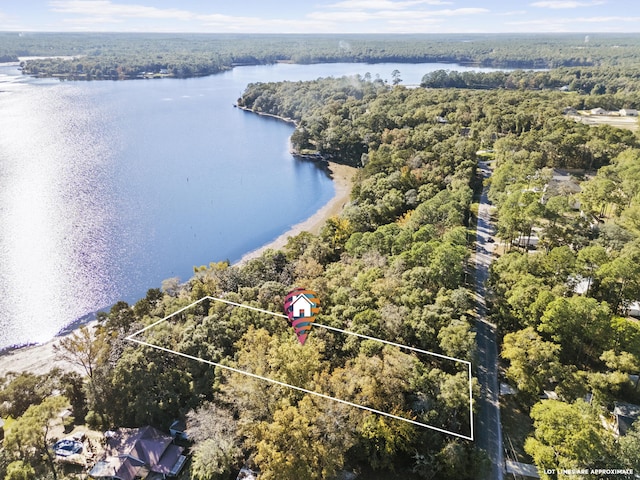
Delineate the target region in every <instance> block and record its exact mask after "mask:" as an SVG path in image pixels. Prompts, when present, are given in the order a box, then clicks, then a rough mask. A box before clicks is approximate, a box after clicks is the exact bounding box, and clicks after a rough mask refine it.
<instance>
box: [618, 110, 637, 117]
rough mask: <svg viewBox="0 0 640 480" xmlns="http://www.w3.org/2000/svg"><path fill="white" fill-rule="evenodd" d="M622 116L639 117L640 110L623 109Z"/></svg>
mask: <svg viewBox="0 0 640 480" xmlns="http://www.w3.org/2000/svg"><path fill="white" fill-rule="evenodd" d="M620 115H621V116H623V117H637V116H638V110H636V109H634V108H623V109H622V110H620Z"/></svg>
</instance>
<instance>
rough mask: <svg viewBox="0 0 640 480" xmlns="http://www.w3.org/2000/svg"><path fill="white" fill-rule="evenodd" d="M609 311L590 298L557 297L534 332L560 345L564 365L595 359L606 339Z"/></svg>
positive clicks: (608, 334)
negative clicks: (542, 334)
mask: <svg viewBox="0 0 640 480" xmlns="http://www.w3.org/2000/svg"><path fill="white" fill-rule="evenodd" d="M611 316H612V315H611V310H610V309H609V306H608V305H607V304H606V303H600V302H598V301H597V300H595V299H593V298H586V297H580V296H573V297H570V298H564V297H561V298H557V299H555V300H553V301H552V302H551V303H550V304H549V305H548V306H547V308H546V310H545V312H544V315H542V318H541V320H540V325H539V326H538V331H539V332H542V333H544V334H546V335H548V336H549V337H550V338H551V339H552V340H553V341H554V342H555V343H558V344H560V346H561V355H560V358H561V360H562V363H565V364H576V363H577V364H580V363H581V362H584V361H585V360H586V359H591V360H597V359H598V358H599V357H600V355H602V352H603V351H604V348H605V347H606V345H607V344H608V341H609V339H610V336H611V335H610V325H611Z"/></svg>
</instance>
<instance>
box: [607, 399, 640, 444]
mask: <svg viewBox="0 0 640 480" xmlns="http://www.w3.org/2000/svg"><path fill="white" fill-rule="evenodd" d="M613 416H614V417H615V420H616V426H615V431H616V434H617V435H619V436H622V435H626V433H627V432H628V431H629V429H630V428H631V425H632V424H633V422H635V421H636V420H637V419H638V417H640V405H633V404H631V403H624V402H616V403H615V408H614V409H613Z"/></svg>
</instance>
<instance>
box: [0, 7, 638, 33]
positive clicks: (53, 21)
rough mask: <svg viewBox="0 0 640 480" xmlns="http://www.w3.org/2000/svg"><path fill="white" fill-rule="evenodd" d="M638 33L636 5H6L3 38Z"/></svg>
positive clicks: (1, 17)
mask: <svg viewBox="0 0 640 480" xmlns="http://www.w3.org/2000/svg"><path fill="white" fill-rule="evenodd" d="M1 30H11V31H72V32H77V31H113V32H140V31H142V32H243V33H245V32H246V33H315V32H322V33H471V32H484V33H497V32H586V33H591V32H593V33H595V32H639V31H640V2H638V1H637V0H524V1H513V0H511V1H505V0H485V1H481V2H473V1H469V0H311V1H304V0H276V1H273V0H263V1H260V0H235V1H234V0H225V1H220V0H180V1H177V0H0V31H1Z"/></svg>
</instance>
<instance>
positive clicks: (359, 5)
mask: <svg viewBox="0 0 640 480" xmlns="http://www.w3.org/2000/svg"><path fill="white" fill-rule="evenodd" d="M452 3H453V2H447V1H443V0H406V1H402V2H394V1H392V0H344V1H342V2H338V3H332V4H329V5H326V8H341V9H346V10H360V9H364V10H403V9H405V8H409V7H414V6H416V5H451V4H452Z"/></svg>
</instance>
